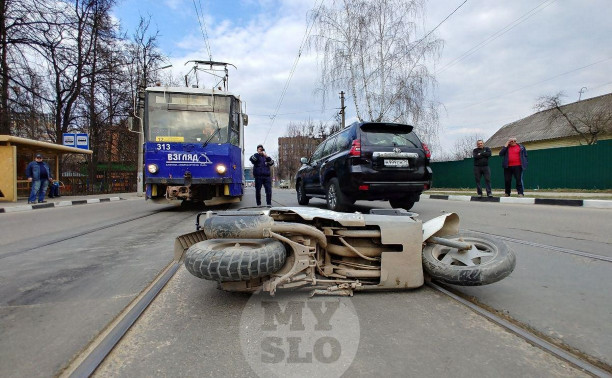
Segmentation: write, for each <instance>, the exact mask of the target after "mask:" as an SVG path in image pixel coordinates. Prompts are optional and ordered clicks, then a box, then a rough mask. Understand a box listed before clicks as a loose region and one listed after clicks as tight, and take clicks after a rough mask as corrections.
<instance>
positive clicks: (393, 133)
mask: <svg viewBox="0 0 612 378" xmlns="http://www.w3.org/2000/svg"><path fill="white" fill-rule="evenodd" d="M412 128H413V127H412V126H410V125H404V124H398V123H377V122H357V123H353V124H352V125H350V126H348V127H346V128H345V129H344V130H342V131H339V132H337V133H336V134H334V135H332V136H330V137H329V138H327V139H326V140H325V141H323V143H321V144H320V145H319V146H318V147H317V149H316V150H315V152H314V153H313V155H312V156H311V157H310V159H307V158H304V157H303V158H302V159H301V162H302V164H303V165H302V167H301V168H300V169H299V170H298V172H297V174H296V176H295V187H296V190H297V199H298V203H299V204H300V205H307V204H308V201H310V198H312V197H319V198H324V199H325V200H326V201H327V208H328V209H330V210H335V211H342V210H345V209H347V208H348V207H349V206H350V205H352V204H354V203H355V201H357V200H370V201H372V200H388V201H389V202H390V204H391V206H392V207H394V208H403V209H406V210H410V209H411V208H412V206H414V203H415V202H416V201H418V200H419V196H420V195H421V193H422V192H423V190H427V189H429V188H430V187H431V176H432V172H431V168H430V167H429V158H430V156H431V154H430V152H429V149H428V148H427V145H426V144H424V143H422V142H421V141H420V140H419V138H418V137H417V136H416V135H415V134H414V133H413V132H412Z"/></svg>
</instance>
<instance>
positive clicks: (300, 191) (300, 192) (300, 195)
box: [296, 181, 310, 205]
mask: <svg viewBox="0 0 612 378" xmlns="http://www.w3.org/2000/svg"><path fill="white" fill-rule="evenodd" d="M296 191H297V201H298V203H299V204H300V205H308V202H310V197H306V192H304V182H303V181H300V182H299V183H298V184H297V189H296Z"/></svg>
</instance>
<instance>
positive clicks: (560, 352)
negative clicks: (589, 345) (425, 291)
mask: <svg viewBox="0 0 612 378" xmlns="http://www.w3.org/2000/svg"><path fill="white" fill-rule="evenodd" d="M426 286H428V287H430V288H431V289H433V290H435V291H437V292H440V293H442V294H445V295H446V296H448V297H450V298H452V299H453V300H455V301H457V302H459V303H461V304H462V305H464V306H466V307H468V308H469V309H470V310H472V311H474V312H475V313H477V314H479V315H480V316H482V317H484V318H486V319H488V320H490V321H492V322H493V323H495V324H497V325H498V326H500V327H502V328H504V329H506V330H508V331H509V332H511V333H513V334H515V335H517V336H519V337H520V338H522V339H524V340H526V341H527V342H529V343H530V344H532V345H534V346H536V347H538V348H540V349H542V350H544V351H546V352H547V353H550V354H552V355H554V356H556V357H557V358H559V359H561V360H564V361H566V362H568V363H570V364H572V365H573V366H575V367H577V368H578V369H581V370H582V371H584V372H587V373H589V374H591V375H593V376H595V377H612V366H609V365H607V364H605V363H603V362H601V361H599V360H597V359H595V358H593V357H591V356H588V355H586V354H584V353H581V352H580V351H576V350H571V349H572V348H570V347H568V346H567V345H560V344H559V343H557V342H555V340H552V339H550V338H548V337H544V335H542V334H541V333H540V332H536V331H534V330H532V329H530V328H529V327H527V326H526V325H524V324H522V323H521V322H519V321H517V320H516V319H513V318H510V317H509V316H500V315H498V314H496V312H495V310H493V309H489V308H488V306H485V305H483V304H482V303H479V302H478V301H476V300H475V299H474V298H466V296H465V295H463V294H462V293H460V292H457V291H455V290H453V289H452V288H450V287H448V286H446V285H444V284H441V283H438V282H433V281H429V282H426Z"/></svg>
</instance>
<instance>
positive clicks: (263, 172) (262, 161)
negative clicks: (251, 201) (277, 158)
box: [249, 144, 274, 207]
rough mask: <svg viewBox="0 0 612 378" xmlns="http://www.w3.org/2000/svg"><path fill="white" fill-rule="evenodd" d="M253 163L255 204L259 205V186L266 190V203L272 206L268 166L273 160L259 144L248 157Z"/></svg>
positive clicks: (271, 164) (272, 163)
mask: <svg viewBox="0 0 612 378" xmlns="http://www.w3.org/2000/svg"><path fill="white" fill-rule="evenodd" d="M249 160H250V161H251V163H253V176H254V177H255V201H257V206H261V186H262V185H263V187H264V188H265V190H266V205H267V206H268V207H269V206H272V179H271V177H270V167H271V166H273V165H274V160H272V158H271V157H269V156H268V154H266V150H265V149H264V147H263V146H262V145H261V144H260V145H258V146H257V153H256V154H254V155H253V156H251V158H250V159H249Z"/></svg>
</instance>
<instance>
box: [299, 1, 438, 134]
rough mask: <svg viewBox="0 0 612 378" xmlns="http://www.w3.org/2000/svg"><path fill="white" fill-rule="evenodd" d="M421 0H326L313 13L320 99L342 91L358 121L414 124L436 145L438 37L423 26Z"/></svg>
mask: <svg viewBox="0 0 612 378" xmlns="http://www.w3.org/2000/svg"><path fill="white" fill-rule="evenodd" d="M424 6H425V1H424V0H328V1H326V2H324V3H323V5H322V6H321V8H320V9H319V11H318V12H317V13H316V14H313V17H314V22H315V25H316V27H317V33H316V34H313V36H312V37H311V43H312V46H314V48H315V49H316V50H317V52H318V55H319V59H320V68H321V76H320V86H321V88H320V89H321V92H322V93H323V101H324V102H325V101H326V97H327V96H328V95H330V94H333V93H336V92H337V91H338V90H345V91H346V92H347V94H348V97H349V98H350V99H351V101H352V103H353V106H354V108H355V112H356V117H357V119H358V120H360V121H372V122H381V121H387V122H402V123H408V124H413V125H414V126H415V132H417V134H419V136H420V137H421V138H422V139H423V140H424V141H425V142H426V143H428V144H430V145H438V143H437V140H438V139H437V138H438V132H439V124H438V104H437V102H436V101H435V99H434V92H433V91H434V89H435V85H436V81H435V77H434V76H433V74H432V73H431V72H430V71H429V70H428V68H427V63H429V62H430V61H431V62H433V61H436V60H437V59H438V58H439V54H440V53H441V50H442V47H443V41H442V40H440V39H438V38H436V37H435V36H434V35H433V34H430V33H427V32H426V31H425V30H423V28H422V27H421V25H422V20H423V18H424Z"/></svg>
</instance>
